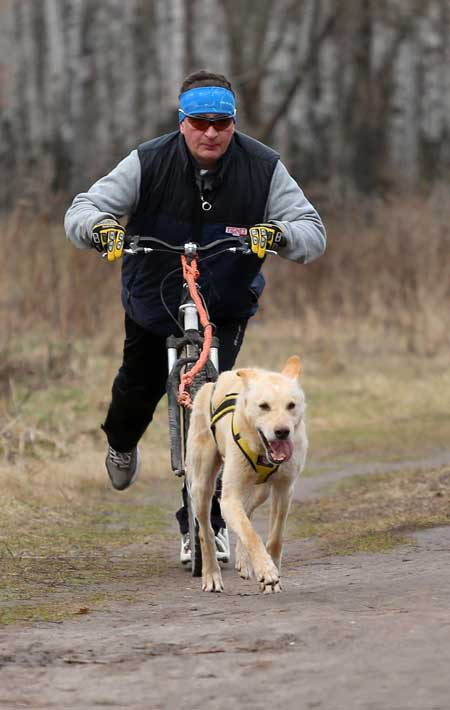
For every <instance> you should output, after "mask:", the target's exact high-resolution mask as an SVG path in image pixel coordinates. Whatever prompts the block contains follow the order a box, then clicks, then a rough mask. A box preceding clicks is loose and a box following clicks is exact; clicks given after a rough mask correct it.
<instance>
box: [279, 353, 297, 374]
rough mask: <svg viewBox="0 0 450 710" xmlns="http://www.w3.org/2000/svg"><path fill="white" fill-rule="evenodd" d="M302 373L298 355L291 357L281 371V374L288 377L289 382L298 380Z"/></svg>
mask: <svg viewBox="0 0 450 710" xmlns="http://www.w3.org/2000/svg"><path fill="white" fill-rule="evenodd" d="M301 371H302V364H301V362H300V358H299V357H298V355H291V357H290V358H288V360H287V362H286V364H285V366H284V367H283V369H282V370H281V374H282V375H284V376H285V377H288V378H289V379H290V380H298V378H299V377H300V374H301Z"/></svg>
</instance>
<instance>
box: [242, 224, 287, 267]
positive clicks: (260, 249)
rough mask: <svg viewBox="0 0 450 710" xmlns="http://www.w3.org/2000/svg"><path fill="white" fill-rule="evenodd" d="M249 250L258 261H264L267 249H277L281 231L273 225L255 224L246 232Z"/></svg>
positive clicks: (281, 234)
mask: <svg viewBox="0 0 450 710" xmlns="http://www.w3.org/2000/svg"><path fill="white" fill-rule="evenodd" d="M248 233H249V236H250V248H251V250H252V252H253V254H256V256H257V257H259V259H264V257H265V255H266V250H267V249H274V250H276V249H278V245H279V242H280V239H281V237H282V236H283V233H282V231H281V230H280V229H279V227H277V226H276V225H275V224H255V226H254V227H250V229H249V230H248Z"/></svg>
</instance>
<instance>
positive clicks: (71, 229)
mask: <svg viewBox="0 0 450 710" xmlns="http://www.w3.org/2000/svg"><path fill="white" fill-rule="evenodd" d="M140 184H141V165H140V161H139V156H138V153H137V150H133V151H132V152H131V153H130V154H129V155H128V156H127V157H126V158H124V159H123V160H122V161H121V162H120V163H119V164H118V165H117V166H116V167H115V168H114V169H113V170H112V171H111V172H110V173H108V175H105V177H102V178H100V180H97V182H96V183H94V184H93V185H92V187H91V188H90V189H89V190H88V191H87V192H80V194H79V195H76V197H75V198H74V200H73V202H72V204H71V205H70V207H69V209H68V210H67V212H66V216H65V219H64V228H65V231H66V236H67V238H68V239H69V240H70V241H71V242H72V243H73V244H75V246H76V247H78V248H79V249H89V248H90V247H91V232H92V228H93V226H94V225H95V224H97V222H100V221H101V220H102V219H108V218H109V219H110V218H111V217H114V218H116V219H118V218H119V217H123V216H124V215H129V214H131V213H132V212H134V211H135V209H136V207H137V205H138V201H139V190H140Z"/></svg>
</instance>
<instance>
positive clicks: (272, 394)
mask: <svg viewBox="0 0 450 710" xmlns="http://www.w3.org/2000/svg"><path fill="white" fill-rule="evenodd" d="M300 373H301V365H300V359H299V358H298V357H297V355H293V356H292V357H290V358H289V359H288V361H287V362H286V364H285V366H284V367H283V369H282V371H281V373H275V372H267V371H265V370H252V369H241V370H238V371H237V374H238V375H239V377H241V378H242V381H243V384H244V388H243V392H242V405H243V414H244V416H245V419H246V422H247V423H248V424H249V425H250V426H251V428H252V429H253V430H254V431H255V432H256V433H257V435H258V436H259V439H260V441H261V442H262V444H263V447H264V450H265V453H266V457H267V459H268V461H269V462H270V463H273V464H281V463H284V462H286V461H289V459H290V458H291V456H292V453H293V449H294V443H293V440H294V435H295V432H296V431H297V429H298V428H299V426H300V424H301V423H302V421H303V417H304V414H305V408H306V405H305V397H304V394H303V391H302V389H301V387H300V385H299V382H298V380H299V377H300Z"/></svg>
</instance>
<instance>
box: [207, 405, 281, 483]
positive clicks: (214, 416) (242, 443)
mask: <svg viewBox="0 0 450 710" xmlns="http://www.w3.org/2000/svg"><path fill="white" fill-rule="evenodd" d="M237 398H238V393H237V392H230V393H229V394H226V395H225V397H224V398H223V400H222V401H221V403H220V404H219V405H218V406H217V407H216V408H215V409H213V408H212V398H211V431H212V433H213V436H214V439H215V438H216V423H217V422H218V421H219V419H222V417H224V416H225V415H226V414H230V413H231V414H232V417H231V433H232V434H233V439H234V441H235V443H236V444H237V445H238V447H239V448H240V450H241V451H242V453H243V454H244V456H245V458H246V459H247V461H248V462H249V464H250V466H251V467H252V469H253V470H254V471H255V473H256V474H257V479H256V483H257V484H259V483H266V481H267V479H268V478H269V477H270V476H271V475H272V474H273V473H275V471H277V470H278V464H273V463H270V462H269V461H268V460H267V459H266V457H265V456H262V455H261V454H257V453H256V452H255V451H252V449H251V448H250V446H249V444H248V442H247V441H246V440H245V439H243V438H242V436H241V434H240V433H239V431H238V429H237V426H236V422H235V419H234V411H235V409H236V401H237Z"/></svg>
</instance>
